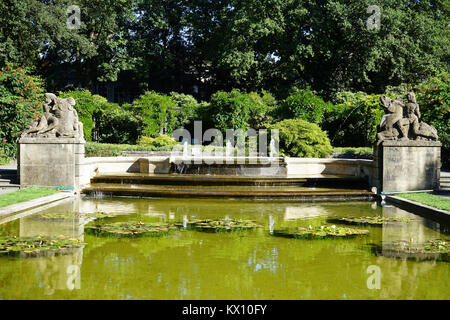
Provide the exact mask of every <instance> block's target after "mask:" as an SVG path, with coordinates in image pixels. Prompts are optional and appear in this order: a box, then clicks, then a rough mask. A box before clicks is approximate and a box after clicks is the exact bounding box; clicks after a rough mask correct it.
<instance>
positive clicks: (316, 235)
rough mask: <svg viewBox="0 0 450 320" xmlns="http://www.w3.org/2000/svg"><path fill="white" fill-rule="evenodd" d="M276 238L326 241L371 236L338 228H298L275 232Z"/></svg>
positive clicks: (364, 231) (362, 231) (349, 229)
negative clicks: (328, 239)
mask: <svg viewBox="0 0 450 320" xmlns="http://www.w3.org/2000/svg"><path fill="white" fill-rule="evenodd" d="M271 234H272V235H273V236H276V237H286V238H295V239H325V238H348V237H354V236H360V235H367V234H369V231H368V230H363V229H355V228H346V227H338V226H320V227H311V226H310V227H309V228H304V227H298V228H297V229H283V230H274V231H273V232H272V233H271Z"/></svg>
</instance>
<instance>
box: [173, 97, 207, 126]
mask: <svg viewBox="0 0 450 320" xmlns="http://www.w3.org/2000/svg"><path fill="white" fill-rule="evenodd" d="M170 98H171V99H172V101H173V102H174V103H175V104H176V105H177V107H178V108H181V110H178V112H176V113H175V117H176V119H177V121H176V123H175V124H174V128H175V129H179V128H185V127H186V126H188V125H189V124H191V123H192V122H193V121H194V120H196V118H198V112H199V109H200V108H201V104H200V103H198V102H197V100H196V99H195V98H194V97H193V96H191V95H189V94H183V93H177V92H171V93H170Z"/></svg>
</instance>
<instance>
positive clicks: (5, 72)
mask: <svg viewBox="0 0 450 320" xmlns="http://www.w3.org/2000/svg"><path fill="white" fill-rule="evenodd" d="M41 86H42V80H41V79H40V78H38V77H35V76H31V75H30V71H29V70H27V69H22V68H13V67H12V66H6V67H4V68H2V69H1V70H0V150H2V151H3V153H4V154H5V155H6V156H9V157H15V156H16V152H17V139H18V138H19V137H20V134H21V133H22V132H23V131H24V130H25V129H26V128H27V127H28V126H29V125H31V122H32V121H33V120H35V121H38V119H39V118H40V116H41V115H42V112H43V109H42V108H43V104H44V96H43V93H44V90H43V89H42V87H41Z"/></svg>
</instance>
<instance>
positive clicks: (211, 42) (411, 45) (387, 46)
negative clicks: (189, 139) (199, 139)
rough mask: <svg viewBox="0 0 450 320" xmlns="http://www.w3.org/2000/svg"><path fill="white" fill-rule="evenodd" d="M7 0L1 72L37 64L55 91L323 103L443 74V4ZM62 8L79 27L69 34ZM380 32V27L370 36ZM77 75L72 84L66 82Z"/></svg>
mask: <svg viewBox="0 0 450 320" xmlns="http://www.w3.org/2000/svg"><path fill="white" fill-rule="evenodd" d="M372 4H373V1H369V0H358V1H356V0H314V1H313V0H245V1H243V0H214V1H212V0H98V1H88V0H76V1H74V0H53V1H50V0H7V1H2V2H1V3H0V67H2V66H5V65H6V64H7V63H13V64H16V65H19V66H22V67H28V68H30V67H31V68H34V69H35V70H36V71H37V72H38V73H39V75H41V76H42V77H43V78H44V79H46V81H47V88H48V89H49V90H53V91H57V90H62V89H64V86H66V85H67V84H70V83H71V81H72V83H73V82H77V85H79V86H81V87H84V88H89V87H90V86H92V85H93V84H94V83H102V82H107V81H111V82H117V83H119V84H120V83H126V82H129V81H131V80H133V81H135V83H136V85H137V86H138V89H139V90H138V91H139V92H138V93H142V92H143V91H144V90H155V91H158V92H162V93H166V94H168V93H170V92H171V91H176V92H181V93H186V94H193V95H197V96H202V98H205V97H209V96H210V95H211V94H212V93H214V92H216V91H217V90H228V91H229V90H231V89H232V88H240V89H241V90H247V91H260V90H262V89H265V90H269V91H271V92H274V93H275V94H277V95H278V97H279V98H280V97H281V98H285V97H286V92H288V89H289V88H291V87H292V86H294V85H295V86H297V87H299V88H306V87H311V88H312V89H313V90H316V91H318V92H319V93H320V94H321V95H322V96H324V97H327V98H328V97H331V96H333V95H334V94H335V93H336V92H337V91H340V90H354V91H365V92H369V93H381V92H383V91H384V90H385V88H386V87H387V86H395V85H399V84H401V83H417V82H418V81H421V80H423V79H425V78H426V77H428V76H431V75H435V74H437V73H438V72H439V71H447V72H448V71H449V65H450V64H449V61H450V59H449V58H450V57H449V52H450V51H449V41H450V40H449V39H450V32H449V29H450V28H449V10H450V4H449V2H448V1H447V0H415V1H410V0H379V1H377V6H378V8H379V12H380V21H379V26H377V28H368V25H367V21H368V19H370V18H371V15H373V13H371V12H370V10H368V8H369V7H370V6H371V5H372ZM70 5H77V6H79V8H80V13H81V16H80V21H81V24H80V28H79V29H76V28H68V26H67V24H66V22H67V19H68V17H69V15H70V13H69V14H68V13H67V9H68V7H69V6H70ZM378 27H379V28H378ZM74 79H76V81H74Z"/></svg>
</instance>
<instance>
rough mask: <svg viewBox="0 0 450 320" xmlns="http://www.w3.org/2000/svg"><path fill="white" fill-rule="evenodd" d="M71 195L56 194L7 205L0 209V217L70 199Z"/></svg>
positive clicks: (64, 193) (66, 193) (71, 193)
mask: <svg viewBox="0 0 450 320" xmlns="http://www.w3.org/2000/svg"><path fill="white" fill-rule="evenodd" d="M73 195H74V193H73V192H58V193H55V194H52V195H50V196H47V197H42V198H37V199H33V200H29V201H25V202H21V203H16V204H12V205H9V206H6V207H2V208H0V217H5V216H9V215H11V214H14V213H18V212H21V211H25V210H29V209H33V208H36V207H40V206H42V205H45V204H48V203H51V202H55V201H58V200H62V199H66V198H69V197H72V196H73Z"/></svg>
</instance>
